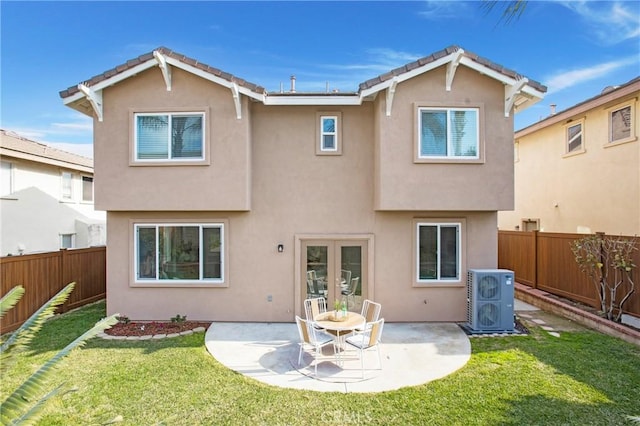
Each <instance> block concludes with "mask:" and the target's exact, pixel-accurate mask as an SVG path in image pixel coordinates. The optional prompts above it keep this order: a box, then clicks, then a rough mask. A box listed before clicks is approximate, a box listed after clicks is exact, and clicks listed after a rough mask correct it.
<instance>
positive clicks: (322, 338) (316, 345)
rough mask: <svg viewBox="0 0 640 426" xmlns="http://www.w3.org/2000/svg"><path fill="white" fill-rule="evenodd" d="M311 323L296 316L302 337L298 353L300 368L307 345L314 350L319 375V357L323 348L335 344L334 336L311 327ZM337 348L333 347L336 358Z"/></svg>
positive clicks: (316, 370)
mask: <svg viewBox="0 0 640 426" xmlns="http://www.w3.org/2000/svg"><path fill="white" fill-rule="evenodd" d="M311 324H312V323H311V322H309V321H307V320H304V319H302V318H300V317H299V316H297V315H296V325H297V326H298V335H299V336H300V350H299V352H298V366H300V363H301V362H302V353H303V352H304V350H305V345H309V346H311V347H312V348H313V360H314V361H315V366H314V367H315V375H316V376H317V375H318V357H319V356H320V355H321V354H322V352H321V351H322V348H323V347H325V346H327V345H328V344H332V343H333V336H330V335H328V334H326V333H324V332H322V331H319V330H316V329H315V328H314V327H311ZM335 352H336V348H335V345H334V347H333V353H334V356H335Z"/></svg>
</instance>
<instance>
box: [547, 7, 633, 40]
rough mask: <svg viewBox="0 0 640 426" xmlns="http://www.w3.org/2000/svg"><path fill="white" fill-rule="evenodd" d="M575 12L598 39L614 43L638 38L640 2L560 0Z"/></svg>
mask: <svg viewBox="0 0 640 426" xmlns="http://www.w3.org/2000/svg"><path fill="white" fill-rule="evenodd" d="M559 3H560V4H561V5H562V6H564V7H566V8H568V9H570V10H572V11H574V12H575V13H577V14H578V15H579V16H580V17H581V18H582V19H583V20H584V21H585V22H586V24H587V25H589V26H590V27H591V29H592V31H590V32H589V33H591V34H594V35H595V36H596V37H597V38H598V41H599V42H600V43H602V44H605V45H614V44H617V43H620V42H622V41H625V40H631V39H637V38H640V2H637V1H625V2H621V1H614V2H595V1H564V0H563V1H560V2H559Z"/></svg>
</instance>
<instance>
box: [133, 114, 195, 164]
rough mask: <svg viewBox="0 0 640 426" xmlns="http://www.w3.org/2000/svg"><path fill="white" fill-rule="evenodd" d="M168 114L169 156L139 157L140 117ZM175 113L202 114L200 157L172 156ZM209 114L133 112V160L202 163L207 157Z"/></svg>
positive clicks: (143, 162)
mask: <svg viewBox="0 0 640 426" xmlns="http://www.w3.org/2000/svg"><path fill="white" fill-rule="evenodd" d="M158 115H166V116H168V117H169V126H168V129H167V131H168V134H167V153H168V154H167V155H168V157H169V158H166V159H163V158H151V159H147V158H138V117H140V116H158ZM175 115H200V116H201V117H202V155H201V156H200V157H197V158H195V157H193V158H188V157H186V158H185V157H180V158H171V133H170V132H171V120H172V117H173V116H175ZM206 129H207V114H206V113H205V112H203V111H171V112H169V111H154V112H134V113H133V162H134V163H135V164H145V163H146V164H163V163H164V164H176V163H183V164H184V163H202V162H203V161H206V159H207V149H206V145H207V143H206V141H207V130H206Z"/></svg>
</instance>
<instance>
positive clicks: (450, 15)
mask: <svg viewBox="0 0 640 426" xmlns="http://www.w3.org/2000/svg"><path fill="white" fill-rule="evenodd" d="M468 9H469V5H468V3H467V2H462V1H441V0H440V1H433V0H432V1H425V2H424V9H423V10H421V11H420V12H418V15H420V16H421V17H423V18H425V19H429V20H442V19H460V17H462V16H463V15H465V14H466V13H467V11H468Z"/></svg>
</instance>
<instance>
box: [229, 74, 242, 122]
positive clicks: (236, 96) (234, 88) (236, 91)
mask: <svg viewBox="0 0 640 426" xmlns="http://www.w3.org/2000/svg"><path fill="white" fill-rule="evenodd" d="M231 94H232V95H233V103H234V104H235V105H236V118H237V119H238V120H240V119H242V105H240V88H239V87H238V83H235V82H234V83H231Z"/></svg>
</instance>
